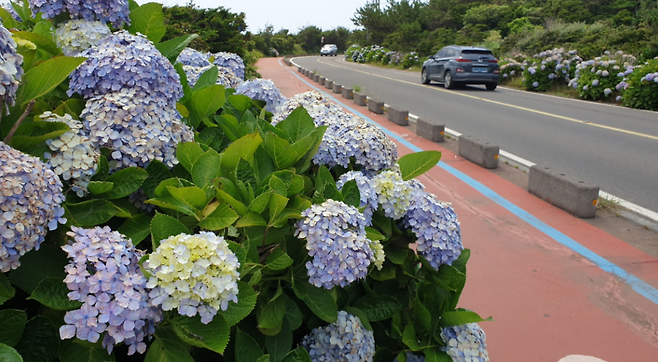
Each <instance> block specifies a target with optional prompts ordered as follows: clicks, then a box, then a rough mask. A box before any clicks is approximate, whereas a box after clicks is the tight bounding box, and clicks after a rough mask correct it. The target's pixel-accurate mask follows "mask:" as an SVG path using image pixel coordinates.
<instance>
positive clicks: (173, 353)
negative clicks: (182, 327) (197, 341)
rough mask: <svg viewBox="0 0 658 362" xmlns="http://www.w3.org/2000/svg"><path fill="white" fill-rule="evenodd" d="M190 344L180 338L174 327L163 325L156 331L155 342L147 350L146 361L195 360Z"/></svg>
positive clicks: (186, 361) (185, 361) (172, 361)
mask: <svg viewBox="0 0 658 362" xmlns="http://www.w3.org/2000/svg"><path fill="white" fill-rule="evenodd" d="M188 348H189V347H188V345H187V344H186V343H184V342H183V341H181V340H180V338H178V336H177V335H176V332H174V330H173V327H171V326H170V325H169V326H161V327H160V328H158V329H156V331H155V342H153V344H151V347H149V349H148V351H147V352H146V358H145V359H144V362H194V359H193V358H192V356H190V354H189V353H188V352H187V349H188Z"/></svg>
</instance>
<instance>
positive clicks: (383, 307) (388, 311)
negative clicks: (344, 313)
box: [354, 295, 402, 322]
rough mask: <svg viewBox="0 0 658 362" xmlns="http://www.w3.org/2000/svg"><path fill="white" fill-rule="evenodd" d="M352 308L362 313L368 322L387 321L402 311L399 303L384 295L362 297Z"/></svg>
mask: <svg viewBox="0 0 658 362" xmlns="http://www.w3.org/2000/svg"><path fill="white" fill-rule="evenodd" d="M354 307H356V308H359V309H360V310H361V311H363V313H365V315H366V316H367V317H368V320H369V321H370V322H377V321H382V320H385V319H389V318H391V317H393V316H394V315H396V314H398V313H400V311H401V310H402V304H400V302H398V301H397V300H395V299H393V298H391V297H389V296H386V295H378V296H372V295H364V296H363V297H361V298H359V299H357V300H356V301H355V302H354Z"/></svg>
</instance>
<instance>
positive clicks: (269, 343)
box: [265, 298, 292, 362]
mask: <svg viewBox="0 0 658 362" xmlns="http://www.w3.org/2000/svg"><path fill="white" fill-rule="evenodd" d="M278 299H280V298H278ZM291 348H292V331H291V330H290V327H289V326H288V322H286V321H285V320H284V322H283V327H282V328H281V331H280V332H279V333H278V334H277V335H275V336H265V350H266V351H267V353H268V354H269V355H270V360H271V361H273V362H279V361H281V360H282V359H283V358H284V357H285V356H286V355H287V354H288V353H289V352H290V349H291Z"/></svg>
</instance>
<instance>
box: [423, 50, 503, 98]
mask: <svg viewBox="0 0 658 362" xmlns="http://www.w3.org/2000/svg"><path fill="white" fill-rule="evenodd" d="M499 72H500V67H499V65H498V60H497V59H496V57H494V55H493V53H492V52H491V50H489V49H487V48H476V47H465V46H458V45H449V46H447V47H444V48H443V49H441V50H439V52H438V53H436V54H435V55H433V56H430V58H429V59H428V60H426V61H425V62H424V63H423V69H422V70H421V73H420V80H421V82H422V83H423V84H429V83H430V82H431V81H433V80H435V81H437V82H442V83H443V86H444V87H445V88H447V89H453V88H455V87H457V86H460V85H462V84H484V85H485V86H486V87H487V90H490V91H492V90H494V89H496V87H497V86H498V73H499Z"/></svg>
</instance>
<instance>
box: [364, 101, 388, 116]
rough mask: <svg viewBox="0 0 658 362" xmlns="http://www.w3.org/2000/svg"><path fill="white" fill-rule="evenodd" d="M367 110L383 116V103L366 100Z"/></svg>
mask: <svg viewBox="0 0 658 362" xmlns="http://www.w3.org/2000/svg"><path fill="white" fill-rule="evenodd" d="M368 110H369V111H370V112H372V113H375V114H384V102H380V101H376V100H374V99H368Z"/></svg>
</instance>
